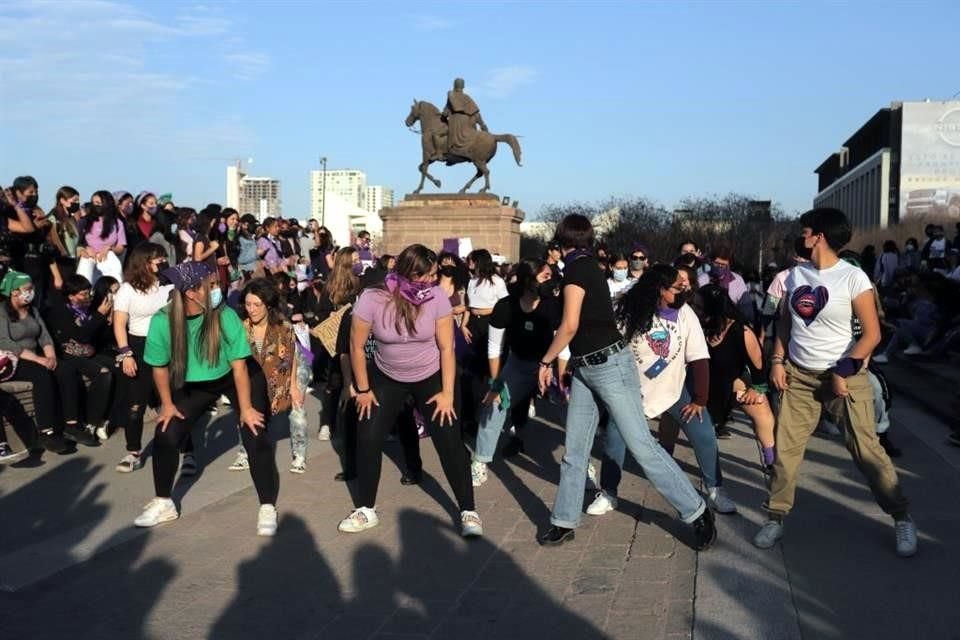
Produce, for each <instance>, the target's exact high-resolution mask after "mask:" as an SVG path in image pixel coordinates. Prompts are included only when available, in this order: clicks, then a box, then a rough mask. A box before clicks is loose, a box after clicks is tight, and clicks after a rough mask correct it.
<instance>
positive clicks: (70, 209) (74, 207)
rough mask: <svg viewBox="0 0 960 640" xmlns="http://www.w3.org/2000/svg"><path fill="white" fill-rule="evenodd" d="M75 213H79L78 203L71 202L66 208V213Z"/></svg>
mask: <svg viewBox="0 0 960 640" xmlns="http://www.w3.org/2000/svg"><path fill="white" fill-rule="evenodd" d="M77 211H80V203H79V202H71V203H70V206H68V207H67V213H76V212H77Z"/></svg>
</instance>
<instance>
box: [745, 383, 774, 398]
mask: <svg viewBox="0 0 960 640" xmlns="http://www.w3.org/2000/svg"><path fill="white" fill-rule="evenodd" d="M750 388H751V389H753V390H754V391H756V392H757V393H762V394H764V395H766V394H767V393H769V392H770V387H769V386H767V384H766V383H764V384H752V385H750Z"/></svg>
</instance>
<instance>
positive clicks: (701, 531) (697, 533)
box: [693, 507, 717, 551]
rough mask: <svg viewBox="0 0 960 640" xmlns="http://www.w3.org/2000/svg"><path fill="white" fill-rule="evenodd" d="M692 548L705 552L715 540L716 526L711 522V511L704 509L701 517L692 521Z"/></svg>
mask: <svg viewBox="0 0 960 640" xmlns="http://www.w3.org/2000/svg"><path fill="white" fill-rule="evenodd" d="M693 536H694V543H693V548H694V549H696V550H697V551H706V550H707V549H709V548H710V545H712V544H713V543H714V541H716V539H717V526H716V524H714V522H713V511H711V510H710V508H709V507H707V508H706V509H704V511H703V515H701V516H700V517H699V518H697V519H696V520H694V521H693Z"/></svg>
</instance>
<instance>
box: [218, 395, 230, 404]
mask: <svg viewBox="0 0 960 640" xmlns="http://www.w3.org/2000/svg"><path fill="white" fill-rule="evenodd" d="M217 402H219V403H220V404H225V405H227V406H228V407H229V406H230V398H228V397H227V396H225V395H222V396H220V399H219V400H217Z"/></svg>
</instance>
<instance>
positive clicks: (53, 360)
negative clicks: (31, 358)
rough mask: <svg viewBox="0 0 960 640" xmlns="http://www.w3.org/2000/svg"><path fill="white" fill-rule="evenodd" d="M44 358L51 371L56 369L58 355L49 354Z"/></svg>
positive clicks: (44, 364)
mask: <svg viewBox="0 0 960 640" xmlns="http://www.w3.org/2000/svg"><path fill="white" fill-rule="evenodd" d="M43 360H44V362H43V366H45V367H46V368H47V369H49V370H50V371H53V370H54V369H56V368H57V356H47V357H45V358H44V359H43Z"/></svg>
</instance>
